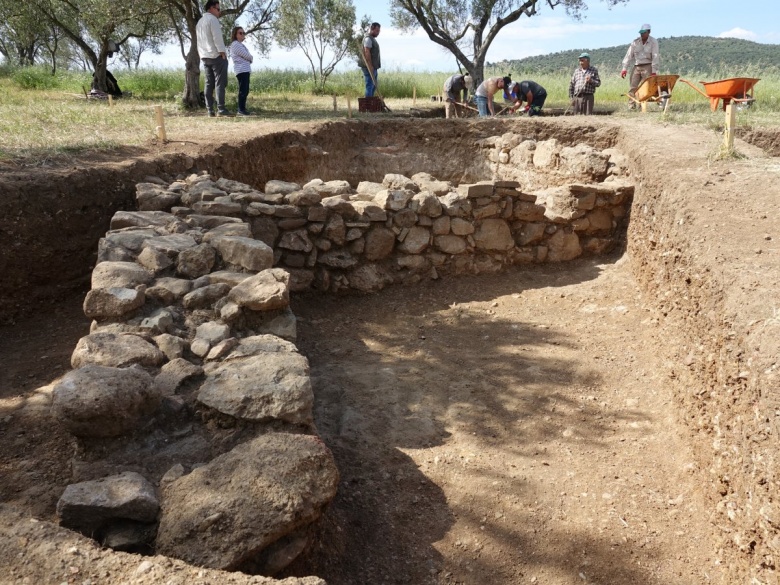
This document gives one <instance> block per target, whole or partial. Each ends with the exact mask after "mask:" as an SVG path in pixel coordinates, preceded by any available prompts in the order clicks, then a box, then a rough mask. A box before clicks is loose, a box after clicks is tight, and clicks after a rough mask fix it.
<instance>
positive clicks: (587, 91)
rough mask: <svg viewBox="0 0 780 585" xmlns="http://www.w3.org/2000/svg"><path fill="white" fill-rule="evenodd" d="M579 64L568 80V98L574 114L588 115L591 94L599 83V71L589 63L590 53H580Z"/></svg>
mask: <svg viewBox="0 0 780 585" xmlns="http://www.w3.org/2000/svg"><path fill="white" fill-rule="evenodd" d="M579 59H580V66H579V67H577V69H576V70H575V71H574V75H572V76H571V81H570V82H569V99H570V100H571V105H572V107H573V108H574V113H575V114H583V115H585V116H590V115H591V114H592V113H593V101H594V98H593V94H594V93H596V88H597V87H598V86H600V85H601V79H600V78H599V71H598V69H596V68H595V67H593V66H591V64H590V55H589V54H588V53H582V54H581V55H580V57H579Z"/></svg>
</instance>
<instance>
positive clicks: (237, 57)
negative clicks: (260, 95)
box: [230, 26, 252, 116]
mask: <svg viewBox="0 0 780 585" xmlns="http://www.w3.org/2000/svg"><path fill="white" fill-rule="evenodd" d="M245 37H246V33H245V32H244V29H243V28H241V27H240V26H237V27H235V28H233V34H231V35H230V41H231V42H230V58H231V59H233V72H234V73H235V74H236V79H237V80H238V115H239V116H249V115H250V112H249V110H247V109H246V97H247V96H248V95H249V76H250V75H251V72H252V55H251V53H250V52H249V50H248V49H247V48H246V47H245V46H244V38H245Z"/></svg>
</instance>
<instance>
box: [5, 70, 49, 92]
mask: <svg viewBox="0 0 780 585" xmlns="http://www.w3.org/2000/svg"><path fill="white" fill-rule="evenodd" d="M11 79H13V82H14V83H15V84H16V85H18V86H19V87H21V88H22V89H56V88H58V87H60V79H59V77H57V76H56V75H52V74H51V70H50V69H49V68H48V67H44V66H42V65H38V66H35V67H21V68H19V69H16V70H15V71H13V73H12V74H11Z"/></svg>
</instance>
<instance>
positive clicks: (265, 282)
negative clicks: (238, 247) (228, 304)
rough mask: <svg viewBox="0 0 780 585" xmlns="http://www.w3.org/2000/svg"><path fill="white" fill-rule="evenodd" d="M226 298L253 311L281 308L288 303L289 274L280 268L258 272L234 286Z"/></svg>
mask: <svg viewBox="0 0 780 585" xmlns="http://www.w3.org/2000/svg"><path fill="white" fill-rule="evenodd" d="M228 299H229V300H230V301H232V302H234V303H236V304H237V305H238V306H240V307H245V308H247V309H251V310H253V311H271V310H273V309H283V308H285V307H287V306H288V305H289V304H290V274H289V273H288V272H287V271H286V270H283V269H281V268H270V269H268V270H263V271H262V272H258V273H257V274H255V275H254V276H251V277H249V278H247V279H245V280H243V281H242V282H241V283H240V284H238V285H236V286H234V287H233V289H232V290H231V291H230V293H229V294H228Z"/></svg>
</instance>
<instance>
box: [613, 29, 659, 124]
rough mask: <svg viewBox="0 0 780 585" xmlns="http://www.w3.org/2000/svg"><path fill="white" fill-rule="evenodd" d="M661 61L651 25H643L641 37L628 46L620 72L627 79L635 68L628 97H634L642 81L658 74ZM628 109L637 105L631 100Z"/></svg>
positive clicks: (640, 30)
mask: <svg viewBox="0 0 780 585" xmlns="http://www.w3.org/2000/svg"><path fill="white" fill-rule="evenodd" d="M660 61H661V55H660V52H659V49H658V41H657V40H656V39H654V38H653V37H651V36H650V25H649V24H643V25H642V28H640V29H639V37H638V38H636V39H634V40H633V42H632V43H631V44H630V45H628V51H626V56H625V57H624V58H623V70H622V71H621V72H620V77H622V78H623V79H625V78H626V73H628V68H629V67H631V66H633V68H634V69H633V71H632V72H631V89H629V90H628V95H630V96H631V97H634V95H636V90H637V88H638V87H639V85H640V84H641V83H642V81H644V80H645V79H646V78H647V77H650V76H652V75H657V74H658V66H659V65H660ZM628 107H629V109H631V110H633V109H634V108H635V107H636V103H635V102H634V101H633V100H631V99H629V100H628Z"/></svg>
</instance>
